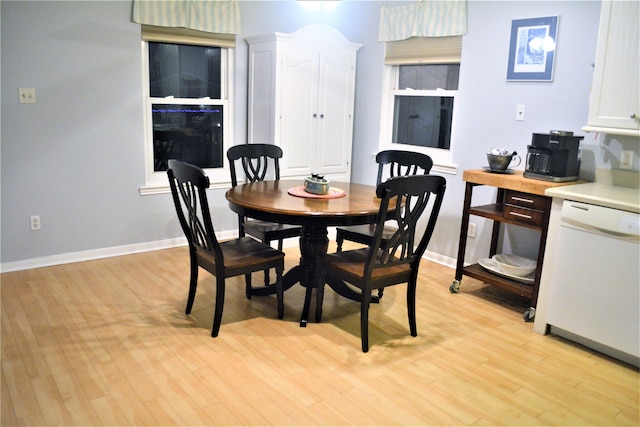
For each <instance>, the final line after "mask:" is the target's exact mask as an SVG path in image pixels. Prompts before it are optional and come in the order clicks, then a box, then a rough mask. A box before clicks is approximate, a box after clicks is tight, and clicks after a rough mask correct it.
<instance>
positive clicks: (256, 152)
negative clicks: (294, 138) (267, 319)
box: [227, 144, 302, 298]
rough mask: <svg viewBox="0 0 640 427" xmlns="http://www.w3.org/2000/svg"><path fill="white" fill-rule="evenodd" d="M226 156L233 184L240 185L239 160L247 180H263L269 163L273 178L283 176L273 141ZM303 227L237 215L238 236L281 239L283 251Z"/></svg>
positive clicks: (245, 146) (231, 151)
mask: <svg viewBox="0 0 640 427" xmlns="http://www.w3.org/2000/svg"><path fill="white" fill-rule="evenodd" d="M227 158H228V159H229V166H230V168H231V185H232V186H234V187H235V186H236V185H238V177H237V174H236V163H239V164H240V165H242V170H243V171H244V175H245V177H246V180H247V181H248V182H257V181H264V180H265V178H266V177H267V173H268V172H269V170H270V168H269V164H270V163H271V164H272V165H273V166H272V168H271V172H272V173H273V176H274V179H276V180H279V179H280V159H281V158H282V149H281V148H280V147H278V146H277V145H272V144H242V145H235V146H233V147H231V148H229V150H227ZM301 234H302V227H300V226H299V225H289V224H278V223H274V222H268V221H260V220H255V219H248V218H245V217H244V216H242V215H238V235H239V236H240V237H243V236H245V235H249V236H253V237H255V238H256V239H258V240H260V241H261V242H263V243H265V244H267V245H268V244H270V243H271V242H272V241H276V240H277V241H278V250H282V241H283V240H284V239H288V238H291V237H300V235H301ZM246 280H247V298H251V292H250V291H251V276H247V278H246ZM264 284H265V286H268V285H269V274H268V272H267V271H265V276H264Z"/></svg>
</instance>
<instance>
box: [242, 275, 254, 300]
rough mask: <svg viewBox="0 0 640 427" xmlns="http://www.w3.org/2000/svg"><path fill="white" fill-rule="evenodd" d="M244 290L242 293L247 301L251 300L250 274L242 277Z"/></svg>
mask: <svg viewBox="0 0 640 427" xmlns="http://www.w3.org/2000/svg"><path fill="white" fill-rule="evenodd" d="M244 282H245V289H244V293H245V295H246V296H247V299H251V290H252V288H251V273H249V274H245V275H244Z"/></svg>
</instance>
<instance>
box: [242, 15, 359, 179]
mask: <svg viewBox="0 0 640 427" xmlns="http://www.w3.org/2000/svg"><path fill="white" fill-rule="evenodd" d="M246 40H247V43H248V45H249V64H248V66H249V85H248V86H249V87H248V110H249V111H248V139H249V143H263V144H275V145H278V146H280V147H281V148H282V150H283V152H284V156H283V158H282V160H281V162H280V176H281V177H283V178H285V177H300V178H302V177H304V176H308V175H310V174H311V173H319V174H323V175H325V177H326V178H328V179H330V180H333V181H349V180H350V178H351V146H352V137H353V105H354V92H355V75H356V53H357V50H358V49H359V48H360V46H361V45H359V44H356V43H352V42H349V41H348V40H347V39H346V38H345V37H344V36H343V35H342V34H341V33H340V32H338V31H337V30H335V29H334V28H331V27H329V26H326V25H310V26H307V27H304V28H302V29H300V30H298V31H296V32H295V33H293V34H283V33H273V34H268V35H264V36H255V37H248V38H247V39H246Z"/></svg>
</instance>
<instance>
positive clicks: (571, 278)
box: [546, 200, 640, 366]
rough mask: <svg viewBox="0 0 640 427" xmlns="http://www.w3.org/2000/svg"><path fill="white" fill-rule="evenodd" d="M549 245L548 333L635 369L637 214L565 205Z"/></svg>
mask: <svg viewBox="0 0 640 427" xmlns="http://www.w3.org/2000/svg"><path fill="white" fill-rule="evenodd" d="M555 244H556V245H557V246H558V250H557V252H556V259H555V260H554V265H555V268H554V269H553V275H552V279H551V281H552V285H551V286H550V287H549V294H548V298H547V313H546V322H547V324H548V325H550V332H551V333H553V334H556V335H560V336H563V337H565V338H568V339H570V340H573V341H576V342H579V343H581V344H584V345H586V346H588V347H591V348H594V349H596V350H598V351H600V352H602V353H605V354H609V355H611V356H613V357H616V358H618V359H621V360H624V361H625V362H628V363H631V364H634V365H636V366H638V360H639V357H640V317H639V314H638V313H639V309H640V266H639V263H640V249H639V248H640V215H638V214H637V213H633V212H627V211H623V210H617V209H611V208H606V207H602V206H596V205H591V204H586V203H581V202H575V201H570V200H565V201H564V203H563V205H562V214H561V220H560V229H559V233H558V237H557V241H556V242H555Z"/></svg>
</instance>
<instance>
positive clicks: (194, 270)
mask: <svg viewBox="0 0 640 427" xmlns="http://www.w3.org/2000/svg"><path fill="white" fill-rule="evenodd" d="M197 287H198V261H197V260H196V255H195V254H191V274H190V279H189V296H188V297H187V308H186V309H185V313H186V314H191V309H192V308H193V301H194V300H195V299H196V288H197Z"/></svg>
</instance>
